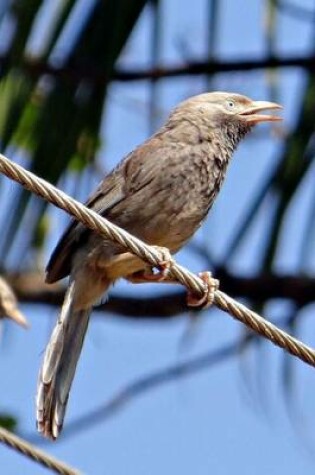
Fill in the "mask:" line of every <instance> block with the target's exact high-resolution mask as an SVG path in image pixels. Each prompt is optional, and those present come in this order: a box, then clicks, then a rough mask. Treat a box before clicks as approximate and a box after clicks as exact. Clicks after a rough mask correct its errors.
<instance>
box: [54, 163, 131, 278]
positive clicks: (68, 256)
mask: <svg viewBox="0 0 315 475" xmlns="http://www.w3.org/2000/svg"><path fill="white" fill-rule="evenodd" d="M124 196H125V194H124V177H123V175H122V174H121V173H119V172H118V171H117V172H113V173H111V174H110V175H108V176H107V177H106V178H105V179H104V180H103V181H102V182H101V184H100V185H99V187H98V188H97V190H96V191H95V192H94V193H93V194H92V195H91V196H90V198H89V199H88V201H87V202H86V203H85V205H86V206H87V207H88V208H91V209H93V210H94V211H96V212H97V213H100V214H102V215H106V210H108V209H110V208H111V207H112V206H114V205H115V204H117V203H118V202H119V201H120V200H121V199H123V198H124ZM88 233H89V230H88V229H87V228H85V227H84V226H83V224H82V223H79V222H78V221H76V220H71V222H70V224H69V226H68V227H67V229H66V230H65V232H64V234H63V235H62V237H61V238H60V240H59V242H58V244H57V246H56V247H55V249H54V251H53V253H52V255H51V257H50V259H49V262H48V265H47V267H46V282H48V283H53V282H56V281H57V280H60V279H63V278H64V277H66V276H67V275H68V274H69V273H70V270H71V261H72V256H73V252H74V251H75V250H76V249H77V247H78V246H79V245H80V244H82V242H84V241H85V239H87V237H88Z"/></svg>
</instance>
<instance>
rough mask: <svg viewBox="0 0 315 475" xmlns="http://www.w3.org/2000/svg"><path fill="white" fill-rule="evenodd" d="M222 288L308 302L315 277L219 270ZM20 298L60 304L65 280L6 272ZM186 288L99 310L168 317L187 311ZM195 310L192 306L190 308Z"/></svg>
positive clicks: (113, 302)
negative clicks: (248, 274) (53, 281)
mask: <svg viewBox="0 0 315 475" xmlns="http://www.w3.org/2000/svg"><path fill="white" fill-rule="evenodd" d="M215 275H216V277H218V279H219V280H220V282H221V288H222V289H224V291H225V292H227V293H228V294H230V295H232V296H233V297H242V298H246V299H249V300H253V301H256V302H265V301H267V300H270V299H287V300H292V301H293V302H295V303H296V304H297V305H298V306H304V305H306V304H308V303H310V302H314V300H315V293H314V288H315V278H313V277H306V276H300V277H295V276H289V275H288V276H281V275H276V274H266V275H260V276H256V277H242V276H236V275H232V274H229V273H227V272H222V271H221V272H220V271H216V273H215ZM5 278H6V279H7V280H8V282H9V283H10V285H11V286H12V288H13V290H14V292H15V293H16V296H17V297H18V299H19V301H20V302H25V303H32V304H48V305H53V306H60V305H61V304H62V302H63V297H64V287H63V286H62V285H61V284H54V285H47V284H45V282H44V279H43V275H42V274H41V273H39V272H38V273H31V272H25V273H20V274H6V275H5ZM185 295H186V294H185V291H182V290H178V291H173V292H171V293H170V292H169V291H168V292H165V293H161V294H159V295H154V296H149V297H142V296H140V294H139V297H125V296H123V295H117V294H116V295H112V296H110V298H109V300H108V302H106V304H102V305H100V306H98V307H97V308H96V310H98V311H102V312H106V313H110V314H115V315H122V316H124V317H128V318H135V319H141V318H148V319H168V318H172V317H176V316H178V315H180V314H182V313H184V312H187V304H186V300H185ZM190 311H192V310H190Z"/></svg>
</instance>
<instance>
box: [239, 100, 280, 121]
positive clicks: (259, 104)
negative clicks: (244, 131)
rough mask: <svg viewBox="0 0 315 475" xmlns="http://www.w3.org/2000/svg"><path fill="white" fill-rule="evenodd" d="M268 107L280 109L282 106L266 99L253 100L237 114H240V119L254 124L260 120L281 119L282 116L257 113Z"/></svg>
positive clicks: (268, 108)
mask: <svg viewBox="0 0 315 475" xmlns="http://www.w3.org/2000/svg"><path fill="white" fill-rule="evenodd" d="M270 109H282V106H280V105H279V104H276V103H275V102H267V101H253V102H252V103H251V104H249V105H248V107H246V109H245V110H244V111H242V112H240V113H239V114H238V115H239V116H241V119H242V120H244V121H245V122H246V123H247V124H248V125H256V124H259V123H260V122H277V121H279V120H282V117H279V116H277V115H271V114H259V112H261V111H264V110H270Z"/></svg>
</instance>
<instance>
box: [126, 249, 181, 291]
mask: <svg viewBox="0 0 315 475" xmlns="http://www.w3.org/2000/svg"><path fill="white" fill-rule="evenodd" d="M152 247H154V248H155V249H156V250H157V251H158V252H159V253H160V254H161V258H162V259H161V261H160V262H159V264H158V265H157V266H156V268H157V270H158V271H157V272H155V271H154V268H152V267H149V266H148V267H146V268H145V269H143V270H140V271H138V272H134V273H133V274H131V275H130V276H128V280H129V281H130V282H132V283H133V284H143V283H145V282H167V281H173V279H172V278H170V276H169V269H170V267H171V265H172V263H173V257H172V254H171V253H170V251H169V249H167V248H166V247H160V246H152Z"/></svg>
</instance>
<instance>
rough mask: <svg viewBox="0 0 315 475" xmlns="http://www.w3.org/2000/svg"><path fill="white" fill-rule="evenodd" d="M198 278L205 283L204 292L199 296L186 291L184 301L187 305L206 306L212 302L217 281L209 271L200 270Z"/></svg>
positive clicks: (216, 288)
mask: <svg viewBox="0 0 315 475" xmlns="http://www.w3.org/2000/svg"><path fill="white" fill-rule="evenodd" d="M198 276H199V277H200V279H201V280H202V281H203V282H204V283H205V293H204V295H203V296H202V297H201V298H198V297H196V295H194V294H193V293H192V292H191V291H188V293H187V298H186V302H187V305H188V306H189V307H200V308H203V309H205V308H208V307H210V306H211V305H212V304H213V301H214V294H215V292H216V290H218V288H219V281H218V280H217V279H214V278H213V277H212V274H211V272H200V273H199V274H198Z"/></svg>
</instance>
